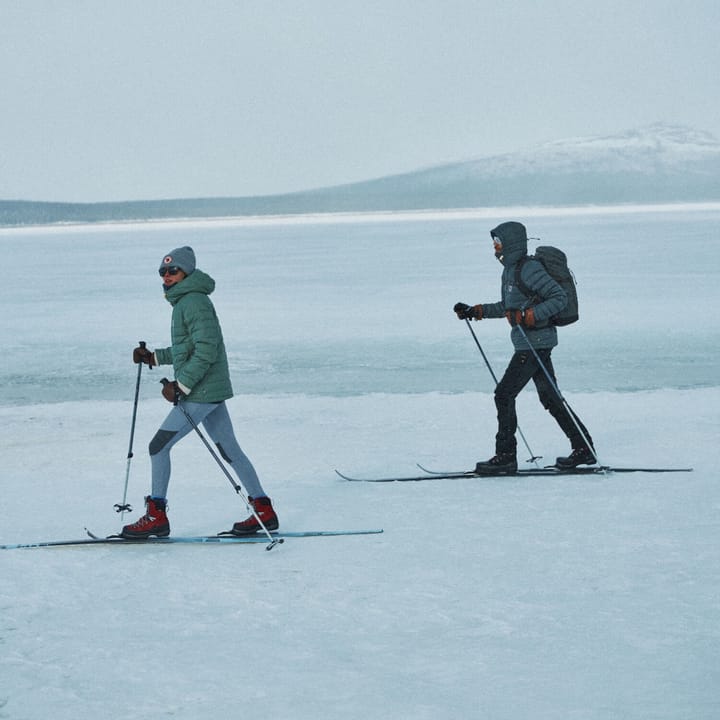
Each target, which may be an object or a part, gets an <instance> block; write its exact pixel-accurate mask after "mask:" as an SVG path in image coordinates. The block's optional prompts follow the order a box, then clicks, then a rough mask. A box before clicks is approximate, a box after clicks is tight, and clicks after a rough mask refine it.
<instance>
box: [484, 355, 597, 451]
mask: <svg viewBox="0 0 720 720" xmlns="http://www.w3.org/2000/svg"><path fill="white" fill-rule="evenodd" d="M535 352H536V353H537V354H538V357H539V358H540V360H541V361H542V363H543V365H544V366H545V369H546V370H547V372H548V373H549V375H550V376H551V377H552V381H553V382H552V384H551V383H550V381H549V380H548V377H547V375H546V374H545V372H544V370H543V369H542V367H541V366H540V364H539V363H538V360H537V358H536V357H535V355H534V354H533V352H532V350H521V351H518V352H516V353H515V354H514V355H513V356H512V358H511V359H510V364H509V365H508V366H507V370H505V374H504V375H503V376H502V379H501V380H500V382H499V383H498V384H497V387H496V388H495V407H496V408H497V418H498V431H497V435H496V436H495V453H496V454H497V455H504V454H510V455H515V454H516V452H517V441H516V439H515V433H516V432H517V414H516V412H515V399H516V398H517V396H518V395H519V394H520V391H521V390H522V389H523V388H524V387H525V386H526V385H527V384H528V383H529V382H530V380H532V381H533V382H534V383H535V388H536V389H537V394H538V397H539V398H540V402H541V403H542V405H543V407H544V408H545V409H546V410H547V411H548V412H549V413H550V414H551V415H552V416H553V417H554V418H555V421H556V422H557V424H558V425H559V426H560V429H561V430H562V431H563V432H564V433H565V435H566V436H567V438H568V439H569V440H570V445H571V446H572V448H573V449H575V448H581V447H584V446H585V441H584V440H583V434H584V435H585V437H586V438H587V439H588V441H589V442H590V444H592V438H591V437H590V434H589V433H588V431H587V429H586V428H585V426H584V425H583V424H582V422H580V419H579V418H578V416H577V415H575V413H574V412H573V411H572V410H570V408H569V407H567V406H566V404H563V401H562V400H561V398H560V396H559V395H558V393H557V392H556V390H555V388H556V387H557V381H556V380H555V370H554V369H553V365H552V360H551V359H550V354H551V353H552V349H545V350H535ZM553 385H554V386H555V387H553ZM575 423H577V425H576V424H575ZM578 427H579V428H580V430H582V433H581V432H580V430H579V429H578Z"/></svg>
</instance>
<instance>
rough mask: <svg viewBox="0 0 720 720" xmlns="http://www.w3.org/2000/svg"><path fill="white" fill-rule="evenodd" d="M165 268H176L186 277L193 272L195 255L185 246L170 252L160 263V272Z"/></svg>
mask: <svg viewBox="0 0 720 720" xmlns="http://www.w3.org/2000/svg"><path fill="white" fill-rule="evenodd" d="M165 267H167V268H170V267H177V268H180V269H181V270H182V271H183V272H184V273H185V274H186V275H190V274H192V272H193V271H194V270H195V253H194V252H193V249H192V248H191V247H189V246H187V245H186V246H185V247H181V248H175V249H174V250H171V251H170V252H169V253H168V254H167V255H166V256H165V257H164V258H163V259H162V262H161V263H160V269H161V270H162V268H165Z"/></svg>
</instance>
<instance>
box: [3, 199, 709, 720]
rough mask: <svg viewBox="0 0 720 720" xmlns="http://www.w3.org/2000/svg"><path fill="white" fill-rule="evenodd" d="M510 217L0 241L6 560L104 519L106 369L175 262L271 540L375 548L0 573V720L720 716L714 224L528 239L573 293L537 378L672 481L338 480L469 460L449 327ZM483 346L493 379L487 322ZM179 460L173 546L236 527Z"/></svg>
mask: <svg viewBox="0 0 720 720" xmlns="http://www.w3.org/2000/svg"><path fill="white" fill-rule="evenodd" d="M503 219H520V220H523V219H526V218H524V217H516V216H500V217H497V218H489V219H488V220H487V222H485V221H480V222H478V221H477V220H469V219H467V218H455V217H449V218H448V219H446V220H443V219H442V218H432V219H426V220H420V221H418V220H407V221H406V222H398V221H394V222H378V223H372V224H368V223H364V224H363V223H357V224H352V223H343V224H338V225H337V226H333V225H327V224H322V223H319V224H317V225H314V224H308V223H298V224H288V225H287V226H279V225H268V226H265V225H262V224H249V225H243V224H238V225H237V226H233V225H228V224H223V226H222V227H213V226H210V225H203V224H188V225H186V226H178V225H174V226H172V227H163V226H162V225H158V226H138V227H126V228H105V229H100V228H98V229H94V230H92V231H89V230H84V229H65V230H55V231H52V232H46V231H43V232H39V231H32V232H30V231H16V232H7V231H6V232H3V233H2V234H0V249H2V254H3V257H4V265H5V273H6V278H5V281H4V283H3V289H2V290H1V291H0V292H2V301H3V308H4V313H3V318H2V321H1V322H2V325H1V326H0V327H1V331H2V338H3V345H4V357H5V361H4V363H3V368H2V370H1V371H0V373H1V375H2V381H3V388H4V390H3V394H4V397H3V398H0V418H1V420H2V427H3V435H4V440H3V453H2V478H3V483H2V502H1V503H0V544H2V543H14V542H21V541H32V540H38V539H60V538H69V537H80V536H82V534H83V527H85V526H87V527H89V528H91V529H92V530H94V531H96V532H98V533H110V532H115V531H117V530H118V529H119V527H120V524H121V521H120V518H119V516H118V515H116V514H115V513H114V511H113V508H112V506H113V504H114V503H116V502H119V501H120V500H121V499H122V491H123V483H124V477H125V468H126V454H127V444H128V438H129V430H130V419H131V415H132V394H133V391H134V383H135V378H136V367H135V366H133V365H132V363H131V362H130V361H129V355H130V351H131V349H132V347H133V346H134V344H135V343H136V342H137V340H139V339H145V340H147V341H148V344H149V345H150V347H153V346H155V345H158V344H161V343H163V344H164V343H166V342H167V339H168V332H169V327H168V325H169V314H170V308H169V306H168V305H167V303H166V302H165V301H164V300H163V299H162V296H161V294H160V289H159V279H158V277H157V275H156V267H157V265H158V263H159V259H160V258H161V257H162V255H163V254H164V253H165V252H166V251H167V250H169V249H170V248H172V247H175V246H177V245H181V244H185V243H189V244H192V245H193V246H194V247H195V249H196V251H197V253H198V257H199V264H200V266H201V267H203V269H205V270H206V271H208V272H210V274H211V275H213V276H215V277H216V279H217V280H218V290H217V292H216V294H215V296H214V297H215V302H216V306H217V307H218V310H219V313H220V317H221V321H222V323H223V327H224V330H225V335H226V340H227V344H228V349H229V352H230V356H231V364H232V371H233V381H234V384H235V386H236V391H237V395H236V397H235V398H233V399H232V400H231V401H230V409H231V414H232V416H233V419H234V422H235V427H236V432H237V435H238V438H239V439H240V442H241V445H243V447H244V448H245V450H246V451H247V452H248V454H249V456H250V457H251V458H252V459H253V461H254V463H255V464H256V466H257V468H258V471H259V472H260V474H261V476H262V478H263V481H264V484H265V486H266V489H268V491H269V492H270V493H271V495H272V496H273V499H274V501H275V504H276V506H277V509H278V512H279V514H280V519H281V523H282V526H283V527H284V528H285V529H288V530H303V529H362V528H384V533H383V534H382V535H369V536H357V537H336V538H307V539H297V540H288V541H287V542H286V543H285V544H284V545H282V546H280V547H277V548H275V549H274V550H272V551H271V552H265V551H264V550H263V546H262V545H249V546H242V545H240V546H212V545H211V546H205V545H198V546H182V545H174V546H148V545H146V546H139V547H133V546H129V547H128V546H123V547H105V546H98V547H90V548H88V547H83V548H61V549H41V550H37V549H33V550H12V551H2V552H0V578H1V582H0V608H2V611H1V612H0V718H11V719H12V720H35V719H36V718H46V717H53V718H57V719H58V720H65V719H66V718H67V719H68V720H69V719H70V718H72V719H73V720H84V719H85V718H87V719H90V718H92V719H93V720H94V719H96V718H126V717H136V718H142V719H143V720H144V719H145V718H148V719H149V718H153V719H154V718H158V717H175V718H183V719H187V720H190V719H193V720H194V719H196V718H216V717H217V718H222V717H229V716H232V715H246V714H252V715H254V716H257V715H260V716H266V717H277V718H288V719H292V720H294V719H301V720H304V719H306V718H307V719H310V718H312V719H313V720H314V719H323V718H344V719H345V718H347V719H349V720H354V719H356V718H357V719H360V718H362V719H363V720H365V719H366V718H368V717H375V718H408V719H410V718H412V719H413V720H415V719H420V720H424V719H426V718H428V719H430V718H433V720H435V719H436V718H438V717H443V718H490V719H492V720H495V719H499V720H505V719H507V720H510V719H512V720H516V719H519V718H523V719H524V718H533V720H536V719H539V720H546V719H547V720H555V719H560V718H562V719H566V718H573V719H576V718H577V719H580V720H596V719H597V720H599V719H603V720H606V719H607V720H610V719H612V720H615V719H616V718H623V719H628V720H648V719H653V720H654V719H662V720H676V719H683V720H685V719H691V720H706V719H707V720H710V719H714V718H717V717H720V690H719V689H718V688H720V662H718V660H719V658H718V655H719V652H720V600H718V598H720V562H719V560H720V557H719V556H720V552H719V550H718V541H719V540H720V494H719V493H718V490H717V472H716V470H715V467H716V462H715V458H714V451H715V448H716V446H717V439H718V436H719V432H720V411H719V410H718V408H720V384H719V383H718V382H717V378H716V375H717V361H716V359H715V352H716V349H717V346H718V337H719V331H718V327H717V323H716V322H714V321H713V319H712V313H711V311H710V309H711V308H712V307H714V306H715V305H716V304H717V300H718V295H719V293H718V290H717V283H716V277H715V275H716V269H717V267H718V259H719V258H720V248H719V247H718V244H717V238H716V237H715V228H716V227H717V220H718V213H716V212H693V213H691V212H682V211H678V212H677V213H667V212H666V213H658V214H655V215H653V214H648V213H638V214H636V215H635V214H632V215H630V216H622V217H618V216H606V215H602V214H601V213H598V214H597V215H592V216H587V215H582V214H581V215H578V216H568V215H567V214H558V215H557V216H552V215H550V216H546V215H543V216H540V217H536V218H532V217H531V218H530V219H528V222H527V224H528V229H529V231H530V234H532V235H537V234H540V235H541V236H542V238H543V242H545V243H551V244H557V245H560V246H562V247H564V248H565V249H567V250H568V254H569V256H570V258H571V262H572V265H573V268H574V269H575V271H576V274H577V275H578V279H579V282H580V286H579V289H580V293H581V295H580V297H581V303H582V307H581V312H582V313H583V315H582V320H581V322H580V323H579V324H578V325H577V326H573V327H571V328H567V329H565V330H563V331H562V335H561V345H560V346H559V348H558V349H557V350H556V352H555V355H554V358H553V359H554V360H555V364H556V369H557V371H558V375H559V378H560V382H561V384H562V387H563V389H564V390H565V393H566V397H567V399H568V401H569V402H570V403H571V405H572V406H573V407H574V408H575V409H576V410H577V411H578V412H579V414H580V415H581V416H582V418H583V419H584V420H585V422H586V424H587V425H588V427H589V429H590V431H591V432H592V434H593V437H594V438H595V441H596V444H597V448H598V452H599V453H600V455H601V459H602V460H603V461H604V462H607V463H611V464H615V465H652V466H672V467H686V466H692V467H694V468H695V470H694V472H692V473H682V474H681V473H678V474H667V475H651V474H616V475H610V476H605V477H592V478H587V477H585V478H583V477H561V478H542V479H538V478H534V479H532V478H527V479H502V480H477V479H475V480H473V479H464V480H454V481H439V480H438V481H428V482H423V483H402V484H400V483H395V484H374V485H373V484H369V483H348V482H345V481H342V480H340V479H339V478H338V477H337V476H336V475H335V474H334V472H333V470H334V469H335V468H339V469H341V470H344V471H347V472H349V473H351V474H355V475H366V476H377V475H388V474H394V473H399V474H404V475H414V474H417V473H418V470H417V468H416V467H415V463H416V462H420V463H422V464H423V465H427V466H430V467H433V468H440V469H443V470H444V469H465V468H469V467H471V466H472V465H473V464H474V462H475V461H476V460H478V459H481V458H482V459H484V458H486V457H489V455H491V454H492V437H493V434H494V408H493V404H492V394H491V390H492V387H491V380H490V378H489V375H488V373H487V370H486V368H485V367H484V364H483V363H482V359H481V357H480V356H479V353H478V352H477V348H476V347H475V346H474V344H473V342H472V338H470V336H469V335H468V333H467V329H466V328H465V326H464V323H459V322H458V321H457V320H455V318H454V316H453V315H452V313H451V311H450V309H451V307H452V305H453V303H454V302H456V301H457V300H466V301H468V302H469V301H473V302H479V301H488V300H494V299H496V297H497V295H498V286H499V272H500V268H499V266H497V265H496V264H495V261H494V260H493V259H492V252H491V245H490V242H489V235H488V234H487V230H488V229H489V228H490V227H492V226H493V225H494V224H496V223H497V222H499V221H501V220H503ZM703 308H705V309H707V310H706V311H705V312H704V311H703V310H702V309H703ZM475 329H476V332H477V333H478V336H479V338H480V340H481V342H482V343H483V344H484V347H485V348H486V350H487V352H488V354H489V356H490V360H491V362H492V363H493V364H494V365H495V366H496V371H497V372H500V371H501V370H502V368H503V367H504V363H505V362H506V361H507V358H508V357H509V353H510V348H509V340H508V338H507V334H508V328H507V326H506V325H505V324H503V323H490V322H487V323H486V322H483V323H479V324H476V325H475ZM160 370H165V368H161V369H160ZM159 377H161V373H160V372H159V371H158V370H153V371H145V372H144V374H143V377H142V383H141V398H140V406H139V412H138V420H137V428H136V435H135V456H134V458H133V460H132V463H131V471H130V490H129V499H130V501H131V503H132V504H133V505H134V506H135V508H136V510H140V509H141V505H142V496H143V495H144V494H145V493H146V492H147V490H148V482H149V480H148V478H149V460H148V458H147V455H146V452H145V447H146V445H147V442H148V441H149V439H150V438H151V437H152V435H153V433H154V431H155V429H156V427H157V425H158V424H159V423H160V422H161V420H162V418H163V417H164V414H165V412H166V411H167V409H168V408H167V405H166V404H165V402H164V401H163V400H162V398H160V396H159V392H158V390H159V386H158V384H157V380H158V379H159ZM519 413H520V422H521V426H522V428H523V431H524V433H525V435H526V437H527V438H528V441H529V443H530V445H531V447H532V450H533V451H534V452H536V453H539V454H543V455H544V456H545V460H547V461H552V459H554V457H555V454H561V453H565V452H566V450H567V447H566V445H565V441H564V438H562V436H561V435H560V432H559V430H558V429H557V428H556V427H555V426H554V424H553V423H552V422H551V419H550V418H549V417H548V416H547V414H546V413H545V412H544V410H542V408H541V407H540V405H539V403H538V402H537V400H536V398H535V397H534V394H533V392H532V391H530V390H528V391H526V392H525V393H523V395H522V396H521V398H520V402H519ZM523 457H524V456H523ZM173 462H174V474H173V478H172V481H171V485H170V504H171V509H170V517H171V523H172V527H173V533H174V534H177V535H189V534H204V533H207V532H215V531H219V530H221V529H226V528H228V527H229V526H230V525H231V523H232V522H233V521H235V520H237V519H239V518H241V517H243V516H244V515H245V511H244V508H243V506H242V502H241V501H240V499H239V498H238V497H237V496H236V495H235V493H234V492H233V490H232V488H231V487H230V485H229V483H228V482H227V479H226V478H224V476H223V475H222V474H221V473H220V471H219V469H218V468H217V466H215V465H214V462H213V460H212V458H211V457H210V455H209V454H208V453H207V451H206V450H205V448H204V447H203V446H202V444H201V443H200V441H199V440H198V439H197V438H196V437H192V436H191V437H188V438H187V439H186V440H185V441H184V442H183V443H181V444H180V445H179V446H178V447H177V448H176V449H175V450H174V454H173ZM136 515H137V513H133V514H132V516H131V517H136ZM126 521H127V517H126Z"/></svg>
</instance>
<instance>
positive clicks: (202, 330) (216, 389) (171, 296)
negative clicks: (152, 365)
mask: <svg viewBox="0 0 720 720" xmlns="http://www.w3.org/2000/svg"><path fill="white" fill-rule="evenodd" d="M214 289H215V281H214V280H213V279H212V278H211V277H210V276H209V275H207V274H206V273H204V272H203V271H202V270H195V272H193V273H191V274H190V275H188V276H187V277H186V278H185V279H184V280H181V281H180V282H179V283H177V284H175V285H173V286H172V287H171V288H170V289H169V290H168V291H167V292H166V293H165V298H166V299H167V301H168V302H169V303H170V304H171V305H172V306H173V311H172V323H171V339H172V347H169V348H159V349H156V350H155V360H156V361H157V363H158V365H172V366H173V369H174V370H175V379H176V380H177V381H178V382H179V383H182V384H183V385H184V386H185V387H187V388H190V393H189V394H188V395H187V400H188V401H189V402H204V403H211V402H221V401H222V400H227V399H228V398H231V397H232V395H233V390H232V385H231V384H230V371H229V369H228V361H227V354H226V352H225V343H224V342H223V336H222V330H221V329H220V322H219V321H218V318H217V314H216V313H215V307H214V306H213V304H212V301H211V300H210V298H209V297H208V295H210V293H211V292H212V291H213V290H214Z"/></svg>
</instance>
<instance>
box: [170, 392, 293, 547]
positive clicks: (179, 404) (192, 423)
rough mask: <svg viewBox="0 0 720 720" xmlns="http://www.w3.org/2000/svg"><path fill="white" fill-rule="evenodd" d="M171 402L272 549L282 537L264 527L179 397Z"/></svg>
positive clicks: (280, 541) (240, 488)
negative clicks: (227, 481) (251, 516)
mask: <svg viewBox="0 0 720 720" xmlns="http://www.w3.org/2000/svg"><path fill="white" fill-rule="evenodd" d="M160 382H161V383H162V385H163V387H165V386H166V385H169V384H170V381H169V380H168V379H167V378H163V379H162V380H161V381H160ZM173 404H174V405H176V406H177V407H179V408H180V410H181V411H182V414H183V415H184V416H185V419H186V420H187V421H188V422H189V423H190V426H191V427H192V429H193V430H194V431H195V432H196V433H197V434H198V437H199V438H200V439H201V440H202V442H203V445H205V447H206V448H207V449H208V451H209V453H210V455H212V457H213V459H214V460H215V462H216V463H217V464H218V466H219V467H220V469H221V470H222V471H223V474H224V475H225V477H226V478H227V479H228V480H229V481H230V484H231V485H232V486H233V488H234V490H235V492H236V493H237V494H238V495H239V496H240V497H241V498H242V501H243V502H244V503H245V506H246V507H247V509H248V510H249V511H250V512H251V513H252V514H253V516H254V517H255V519H256V520H257V521H258V524H259V525H260V527H261V528H262V530H263V532H264V533H265V535H267V538H268V540H269V541H270V544H269V545H268V546H267V547H266V548H265V549H266V550H272V549H273V548H274V547H275V546H276V545H277V544H278V543H282V542H283V538H274V537H273V536H272V535H271V534H270V531H269V530H268V529H267V528H266V527H265V523H263V521H262V520H261V519H260V517H259V516H258V514H257V513H256V512H255V508H254V507H253V506H252V505H251V503H250V500H249V499H248V497H247V496H246V495H245V493H244V492H243V490H242V487H241V486H240V485H239V484H238V483H236V482H235V480H234V479H233V476H232V475H231V474H230V473H229V472H228V469H227V468H226V467H225V465H224V464H223V461H222V460H221V459H220V458H219V457H218V454H217V453H216V452H215V450H214V449H213V447H212V445H210V443H209V442H208V439H207V438H206V437H205V435H204V433H203V431H202V430H200V428H199V427H198V424H197V423H196V422H195V421H194V420H193V419H192V417H191V416H190V413H189V412H188V411H187V410H186V409H185V408H184V407H183V402H182V401H181V400H180V399H179V398H176V399H175V402H174V403H173Z"/></svg>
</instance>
